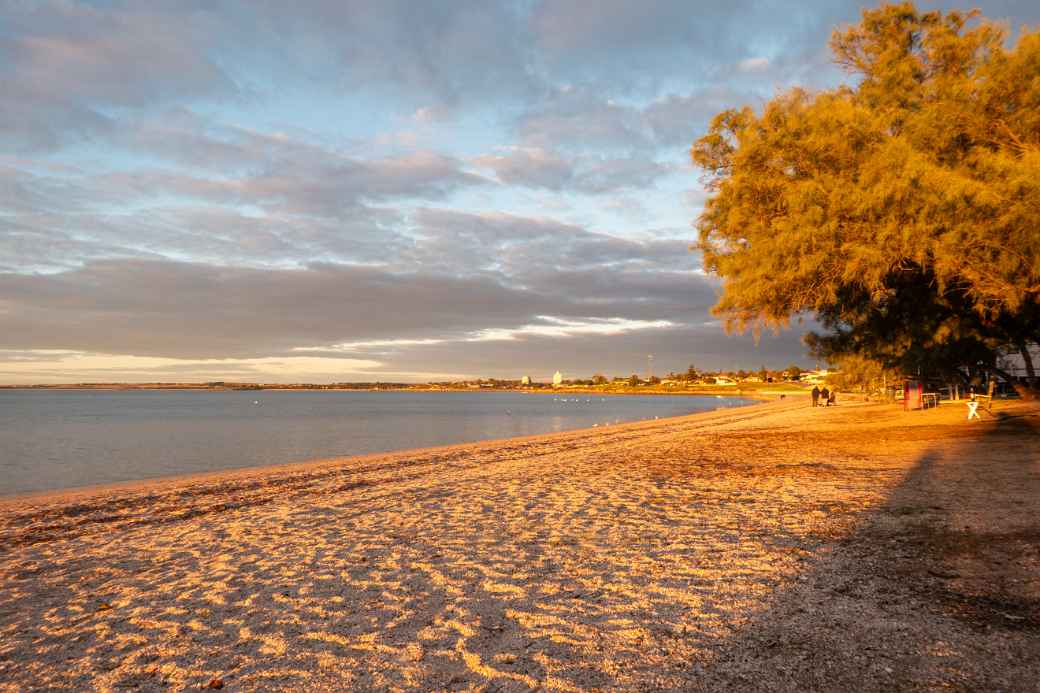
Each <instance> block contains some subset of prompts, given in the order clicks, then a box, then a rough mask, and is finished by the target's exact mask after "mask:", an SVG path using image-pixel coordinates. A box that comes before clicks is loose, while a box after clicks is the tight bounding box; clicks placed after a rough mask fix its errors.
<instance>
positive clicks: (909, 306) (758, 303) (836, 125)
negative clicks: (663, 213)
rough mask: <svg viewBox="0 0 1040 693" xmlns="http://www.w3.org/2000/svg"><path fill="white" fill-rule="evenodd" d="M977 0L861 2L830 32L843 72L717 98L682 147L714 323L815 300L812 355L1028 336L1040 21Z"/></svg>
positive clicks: (877, 356) (958, 355)
mask: <svg viewBox="0 0 1040 693" xmlns="http://www.w3.org/2000/svg"><path fill="white" fill-rule="evenodd" d="M1006 39H1007V36H1006V32H1005V30H1004V29H1003V28H1002V27H1000V26H998V25H996V24H992V23H989V22H987V21H986V20H984V19H982V18H980V17H978V16H976V14H975V13H967V14H964V13H958V12H950V13H947V14H943V13H941V12H938V11H934V12H920V11H918V10H917V9H916V8H915V7H914V6H913V5H912V4H909V3H904V4H899V5H885V6H882V7H880V8H878V9H873V10H866V11H864V13H863V18H862V22H861V23H860V24H859V25H857V26H853V27H851V28H848V29H846V30H843V31H838V32H835V34H834V35H833V36H832V38H831V48H832V51H833V53H834V56H835V59H836V61H837V62H838V63H839V64H840V65H842V66H843V67H844V68H846V69H847V70H848V71H849V72H850V73H851V74H852V76H853V78H854V79H853V84H854V86H842V87H840V88H837V89H834V90H829V91H822V92H818V93H809V92H807V91H804V90H801V89H794V90H791V91H789V92H786V93H784V94H781V95H779V96H777V97H776V98H774V99H773V100H772V101H770V102H769V103H768V104H767V105H766V106H765V107H764V109H763V110H762V112H761V113H756V112H754V111H753V110H752V109H750V108H743V109H738V110H728V111H725V112H723V113H720V114H719V115H717V116H716V117H715V118H714V119H713V121H712V123H711V126H710V129H709V131H708V133H707V134H706V135H705V136H704V137H702V138H701V139H700V140H698V141H697V142H696V143H695V144H694V146H693V149H692V156H693V160H694V162H695V163H697V164H698V165H700V166H701V167H702V168H703V169H704V171H705V174H706V175H705V180H706V184H707V186H708V188H709V190H710V192H711V196H710V198H709V200H708V202H707V204H706V206H705V209H704V212H703V214H702V215H701V217H700V218H699V220H698V222H697V226H698V231H699V240H698V243H697V246H698V248H699V249H700V250H701V251H702V253H703V256H704V263H705V267H706V269H708V270H709V271H711V272H714V273H716V274H718V275H719V276H720V277H721V278H722V280H723V293H722V296H721V298H720V300H719V302H718V304H717V305H716V306H715V309H714V310H715V312H716V313H717V314H719V315H721V316H723V317H724V318H725V321H726V324H727V327H728V328H731V329H733V328H736V329H741V330H743V329H746V328H751V329H754V330H755V331H756V332H757V331H758V330H761V329H762V328H764V327H770V328H778V327H782V326H785V325H787V324H788V321H789V320H790V318H791V317H792V316H795V315H815V316H816V318H817V319H818V320H819V322H820V323H821V324H822V325H823V326H824V327H825V328H826V332H824V333H822V334H815V335H811V336H810V338H809V343H810V346H811V347H812V349H813V351H814V352H815V353H816V354H817V355H818V356H822V357H825V358H828V359H831V360H835V359H838V358H841V357H843V356H847V355H853V354H854V355H858V356H861V357H865V358H870V359H873V360H875V361H877V362H878V363H879V364H880V365H881V366H882V367H885V368H892V367H899V368H902V369H903V370H904V372H906V371H915V370H920V369H927V370H930V371H943V370H945V371H947V372H952V371H954V370H956V369H958V368H959V367H961V366H963V365H966V364H977V363H978V362H979V361H982V362H984V363H985V364H987V365H989V366H995V364H996V360H997V359H996V357H997V354H998V353H999V352H1000V351H1001V350H1006V349H1015V350H1022V349H1026V348H1027V347H1028V345H1029V344H1030V343H1037V342H1038V340H1040V224H1038V222H1040V34H1038V33H1030V32H1028V31H1023V32H1022V33H1021V35H1020V36H1019V38H1018V40H1017V42H1016V43H1015V45H1014V46H1012V47H1008V46H1007V40H1006Z"/></svg>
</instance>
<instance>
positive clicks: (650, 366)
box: [646, 354, 654, 382]
mask: <svg viewBox="0 0 1040 693" xmlns="http://www.w3.org/2000/svg"><path fill="white" fill-rule="evenodd" d="M653 377H654V355H653V354H647V355H646V381H647V382H650V380H651V379H652V378H653Z"/></svg>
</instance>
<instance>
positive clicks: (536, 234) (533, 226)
mask: <svg viewBox="0 0 1040 693" xmlns="http://www.w3.org/2000/svg"><path fill="white" fill-rule="evenodd" d="M415 231H416V233H418V234H419V237H418V240H417V243H416V245H415V248H414V251H413V252H414V253H416V256H415V257H414V258H412V259H413V261H414V262H416V263H417V264H418V265H419V266H424V267H441V268H442V269H443V271H451V272H466V271H479V272H484V271H492V272H500V273H501V274H503V275H504V276H506V277H509V278H512V280H513V281H516V282H519V283H524V284H531V285H539V281H534V280H532V277H539V276H540V275H539V273H541V272H546V271H548V272H550V273H560V274H563V275H566V274H568V273H571V272H575V271H577V270H580V269H583V268H590V267H595V268H599V271H600V272H601V273H603V274H604V275H606V274H607V273H608V272H611V271H614V270H617V269H618V268H619V267H620V266H627V267H634V268H640V269H645V268H654V269H657V270H666V269H669V268H682V267H684V266H688V265H686V263H691V262H692V259H691V257H690V255H689V252H688V251H687V249H686V245H687V244H686V242H685V241H682V240H678V239H652V240H643V241H640V240H632V239H628V238H620V237H617V236H610V235H607V234H600V233H593V232H590V231H587V230H586V229H584V228H581V227H579V226H574V225H570V224H563V223H561V222H558V221H554V220H551V219H531V218H527V217H519V216H515V215H509V214H497V213H496V214H471V213H465V212H456V211H450V210H439V209H420V210H418V211H417V213H416V214H415ZM460 258H464V260H465V261H464V262H460V261H459V260H460Z"/></svg>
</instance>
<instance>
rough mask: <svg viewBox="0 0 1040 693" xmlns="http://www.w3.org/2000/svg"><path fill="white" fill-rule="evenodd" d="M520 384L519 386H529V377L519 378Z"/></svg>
mask: <svg viewBox="0 0 1040 693" xmlns="http://www.w3.org/2000/svg"><path fill="white" fill-rule="evenodd" d="M520 384H521V385H530V384H531V376H529V375H525V376H524V377H522V378H520Z"/></svg>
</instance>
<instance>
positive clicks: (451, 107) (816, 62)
mask: <svg viewBox="0 0 1040 693" xmlns="http://www.w3.org/2000/svg"><path fill="white" fill-rule="evenodd" d="M922 6H923V7H924V6H927V7H931V6H933V5H927V4H926V5H922ZM942 6H943V7H945V8H947V9H949V8H952V7H962V6H959V5H950V4H943V5H942ZM978 6H979V7H980V8H981V9H982V11H983V13H984V14H985V15H986V16H988V17H990V18H991V19H999V20H1003V21H1006V22H1007V23H1008V25H1009V27H1010V28H1011V30H1012V33H1014V31H1017V30H1018V29H1019V28H1020V27H1021V26H1023V25H1029V26H1035V25H1037V24H1038V23H1040V4H1038V3H1035V2H1034V1H1033V0H1020V1H1014V0H1006V1H1003V2H1002V1H999V0H994V1H991V2H982V3H979V4H978ZM859 13H860V5H859V3H856V2H839V1H835V0H810V1H808V2H801V3H789V2H776V1H773V2H749V1H747V0H732V1H731V2H725V3H720V2H711V3H707V2H705V3H699V2H691V1H690V0H639V1H638V2H629V1H622V0H596V1H594V2H593V1H591V0H586V1H578V0H516V1H509V2H494V1H491V0H455V1H452V2H415V1H414V0H379V1H378V2H376V1H373V0H368V1H358V0H313V1H307V0H301V1H299V2H294V3H284V2H269V1H268V0H248V1H246V0H243V1H241V2H221V1H219V0H218V1H216V2H209V1H205V2H199V1H195V0H170V1H169V2H167V1H163V0H151V1H150V0H133V1H128V2H119V1H97V2H78V1H76V0H61V1H54V2H49V1H41V2H34V1H31V0H0V383H12V384H17V383H55V382H99V381H100V382H114V381H124V382H128V381H138V382H141V381H149V382H152V381H166V382H170V381H181V382H187V381H194V382H198V381H211V380H234V381H251V382H272V383H273V382H338V381H376V380H381V381H395V382H422V381H430V380H446V379H461V378H472V377H499V378H517V379H518V378H520V376H522V375H530V376H532V377H533V378H535V379H540V380H548V379H550V378H551V376H552V373H553V372H554V371H556V370H561V371H562V372H563V373H564V374H565V376H567V377H574V378H579V377H589V376H591V375H592V374H593V373H597V372H598V373H604V374H607V375H624V374H630V373H640V374H645V373H646V370H647V356H648V355H651V354H652V355H653V368H654V371H655V373H657V374H664V373H666V372H667V371H669V370H676V371H680V370H685V369H686V367H687V366H689V365H691V364H693V365H695V366H696V367H698V368H700V369H726V370H729V369H737V368H758V367H759V366H760V365H766V366H768V367H776V368H780V367H783V366H786V365H787V364H789V363H791V362H797V363H799V364H801V365H808V366H811V365H814V364H813V362H812V361H811V360H810V359H809V357H808V356H807V354H806V351H805V348H804V346H803V344H802V342H801V336H802V334H803V332H804V330H805V329H806V325H807V324H811V316H809V322H808V323H802V324H800V323H799V322H798V321H795V322H794V324H793V325H792V328H791V329H790V330H787V331H783V332H781V333H779V334H776V335H774V334H765V335H762V337H761V339H760V340H757V341H756V339H755V338H754V337H753V336H752V335H748V334H745V335H727V334H726V333H725V331H724V330H723V329H722V326H721V324H720V323H719V321H718V320H717V319H716V318H715V317H714V316H712V315H711V313H710V307H711V306H712V304H713V303H714V302H715V300H716V296H717V293H718V291H719V285H718V282H717V280H716V279H714V278H713V277H711V276H707V275H705V273H704V272H703V270H702V265H701V259H700V257H699V255H698V254H697V253H696V252H695V251H692V250H691V249H690V244H691V243H692V242H693V241H694V240H695V235H696V234H695V232H694V230H693V228H692V226H691V224H692V223H693V222H694V220H695V219H696V218H697V215H698V214H699V213H700V210H701V208H702V205H703V203H704V200H705V197H706V193H705V191H704V189H703V187H702V185H701V182H700V172H699V171H698V170H696V169H695V168H694V167H693V166H692V164H691V163H690V160H689V148H690V145H691V144H692V142H693V141H694V140H696V139H697V138H698V137H699V136H700V135H701V134H703V133H704V132H705V130H706V127H707V124H708V122H709V120H710V119H711V117H712V116H713V115H715V114H716V113H718V112H719V111H721V110H724V109H726V108H731V107H740V106H743V105H751V106H753V107H760V106H761V105H762V104H763V103H765V102H766V101H767V100H769V99H770V98H771V97H773V96H774V95H776V94H777V93H779V92H782V91H783V90H785V89H788V88H790V87H792V86H795V85H799V86H802V87H805V88H808V89H825V88H831V87H833V86H835V85H837V84H839V83H841V82H842V81H845V80H848V79H849V78H848V76H846V75H844V74H842V73H841V72H840V71H839V69H838V68H837V67H836V66H834V65H833V64H832V63H831V62H830V55H829V52H828V49H827V41H828V38H829V36H830V34H831V32H832V31H833V30H835V29H836V28H840V27H842V26H844V25H846V24H848V23H854V22H856V21H857V20H858V18H859Z"/></svg>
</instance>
